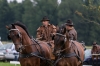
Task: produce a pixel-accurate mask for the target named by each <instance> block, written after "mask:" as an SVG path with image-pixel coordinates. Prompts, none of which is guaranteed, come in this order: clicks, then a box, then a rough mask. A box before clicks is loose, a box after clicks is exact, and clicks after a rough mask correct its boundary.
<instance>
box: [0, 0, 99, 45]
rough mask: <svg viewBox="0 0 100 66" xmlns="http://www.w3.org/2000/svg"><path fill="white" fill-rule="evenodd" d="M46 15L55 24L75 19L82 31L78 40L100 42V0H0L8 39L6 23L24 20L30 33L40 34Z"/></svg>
mask: <svg viewBox="0 0 100 66" xmlns="http://www.w3.org/2000/svg"><path fill="white" fill-rule="evenodd" d="M43 16H48V17H49V19H50V23H51V24H54V25H56V24H58V25H61V24H63V23H65V22H66V20H67V19H71V20H72V21H73V23H74V27H75V29H76V30H77V32H78V41H84V42H85V43H86V45H91V43H92V42H93V41H97V42H98V43H99V42H100V39H99V34H100V26H99V25H100V0H62V2H61V3H60V4H58V2H57V0H23V2H22V3H17V1H16V0H14V1H13V2H10V3H7V1H6V0H0V36H1V37H2V40H7V38H6V36H7V32H6V29H5V25H6V24H11V23H14V22H16V21H21V22H22V23H24V24H25V25H26V27H27V28H28V31H29V33H30V34H31V35H32V36H34V38H35V36H36V30H37V28H38V27H39V26H41V19H42V18H43Z"/></svg>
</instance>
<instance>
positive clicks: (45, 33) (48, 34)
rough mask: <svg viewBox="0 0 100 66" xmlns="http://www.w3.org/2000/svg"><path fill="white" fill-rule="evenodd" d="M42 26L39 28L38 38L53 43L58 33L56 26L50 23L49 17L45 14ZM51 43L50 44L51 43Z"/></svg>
mask: <svg viewBox="0 0 100 66" xmlns="http://www.w3.org/2000/svg"><path fill="white" fill-rule="evenodd" d="M41 22H42V26H40V27H39V28H38V29H37V36H36V39H38V40H41V41H45V42H48V43H50V42H51V43H52V42H53V41H52V40H53V38H54V35H55V33H56V27H55V26H54V25H53V24H50V23H49V22H50V20H49V18H48V17H46V16H44V17H43V19H42V20H41ZM51 43H50V44H51Z"/></svg>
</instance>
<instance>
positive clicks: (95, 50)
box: [91, 42, 100, 64]
mask: <svg viewBox="0 0 100 66" xmlns="http://www.w3.org/2000/svg"><path fill="white" fill-rule="evenodd" d="M91 54H92V60H93V61H94V59H95V58H96V61H97V64H98V59H99V58H100V55H97V54H100V46H99V45H97V44H96V42H94V43H93V45H92V50H91ZM93 54H94V55H93ZM93 64H94V62H93Z"/></svg>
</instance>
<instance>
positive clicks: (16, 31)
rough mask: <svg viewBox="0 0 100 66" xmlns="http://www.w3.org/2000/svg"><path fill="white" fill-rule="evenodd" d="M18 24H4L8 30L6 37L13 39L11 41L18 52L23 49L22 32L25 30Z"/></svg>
mask: <svg viewBox="0 0 100 66" xmlns="http://www.w3.org/2000/svg"><path fill="white" fill-rule="evenodd" d="M19 25H21V23H14V24H11V25H7V26H6V28H7V29H8V31H9V34H8V39H11V40H12V41H13V43H14V44H15V49H16V51H18V52H20V51H22V49H24V47H23V42H22V41H23V34H24V32H25V31H24V30H23V28H21V27H20V26H19Z"/></svg>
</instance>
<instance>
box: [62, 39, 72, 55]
mask: <svg viewBox="0 0 100 66" xmlns="http://www.w3.org/2000/svg"><path fill="white" fill-rule="evenodd" d="M70 47H71V43H70V41H69V40H67V41H66V42H65V47H64V48H65V51H64V53H69V52H70Z"/></svg>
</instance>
